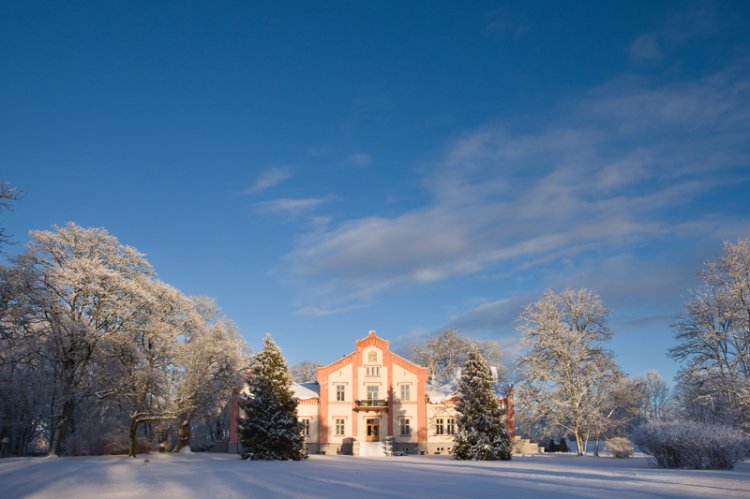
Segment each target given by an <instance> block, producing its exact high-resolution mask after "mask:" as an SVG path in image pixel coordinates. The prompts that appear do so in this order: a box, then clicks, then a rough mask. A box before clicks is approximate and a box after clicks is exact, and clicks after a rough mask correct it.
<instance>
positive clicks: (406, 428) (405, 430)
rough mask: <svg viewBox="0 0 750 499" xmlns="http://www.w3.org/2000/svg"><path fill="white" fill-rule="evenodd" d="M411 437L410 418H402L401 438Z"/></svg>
mask: <svg viewBox="0 0 750 499" xmlns="http://www.w3.org/2000/svg"><path fill="white" fill-rule="evenodd" d="M409 435H411V425H410V421H409V418H401V436H402V437H408V436H409Z"/></svg>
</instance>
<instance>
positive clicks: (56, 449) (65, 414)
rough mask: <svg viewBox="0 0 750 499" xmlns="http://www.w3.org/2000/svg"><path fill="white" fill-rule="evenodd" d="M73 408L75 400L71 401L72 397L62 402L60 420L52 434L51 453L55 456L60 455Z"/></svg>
mask: <svg viewBox="0 0 750 499" xmlns="http://www.w3.org/2000/svg"><path fill="white" fill-rule="evenodd" d="M74 410H75V402H74V401H73V399H68V400H66V401H65V402H63V406H62V415H61V416H60V420H59V421H58V422H57V425H56V426H55V433H54V434H53V435H52V445H51V447H52V453H53V454H54V455H56V456H62V453H63V449H62V443H63V440H64V439H65V434H66V433H67V431H68V428H69V427H70V422H71V420H72V419H73V411H74Z"/></svg>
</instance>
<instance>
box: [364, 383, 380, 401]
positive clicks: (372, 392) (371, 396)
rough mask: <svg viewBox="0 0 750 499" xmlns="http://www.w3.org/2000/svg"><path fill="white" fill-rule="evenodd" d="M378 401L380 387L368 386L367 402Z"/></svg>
mask: <svg viewBox="0 0 750 499" xmlns="http://www.w3.org/2000/svg"><path fill="white" fill-rule="evenodd" d="M377 399H378V387H377V386H376V385H368V386H367V400H377Z"/></svg>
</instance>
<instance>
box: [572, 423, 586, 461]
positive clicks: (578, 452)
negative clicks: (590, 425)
mask: <svg viewBox="0 0 750 499" xmlns="http://www.w3.org/2000/svg"><path fill="white" fill-rule="evenodd" d="M574 433H575V436H576V455H577V456H582V455H583V449H584V443H583V435H581V430H579V429H578V428H576V430H575V432H574Z"/></svg>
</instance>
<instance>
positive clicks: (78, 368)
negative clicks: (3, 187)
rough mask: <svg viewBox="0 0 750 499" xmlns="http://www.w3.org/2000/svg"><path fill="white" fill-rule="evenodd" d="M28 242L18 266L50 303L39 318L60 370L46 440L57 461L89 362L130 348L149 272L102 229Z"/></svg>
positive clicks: (63, 230) (44, 234)
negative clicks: (118, 345) (105, 349)
mask: <svg viewBox="0 0 750 499" xmlns="http://www.w3.org/2000/svg"><path fill="white" fill-rule="evenodd" d="M30 235H31V242H30V243H29V244H28V246H27V251H26V255H25V257H24V261H25V262H27V264H29V265H31V266H32V267H33V269H34V271H35V272H38V274H39V275H40V276H41V277H40V278H41V283H42V285H43V287H44V288H45V291H46V292H47V293H48V294H49V295H51V296H52V297H54V301H51V302H50V304H49V306H47V307H45V309H44V311H43V314H44V318H45V320H46V322H47V325H46V329H47V330H48V332H49V333H48V334H49V335H50V338H51V344H53V345H54V347H55V352H54V356H55V359H56V364H57V366H58V368H59V382H60V387H61V394H60V395H61V402H60V403H61V407H60V413H59V418H57V424H56V427H55V431H54V433H53V437H52V440H53V441H52V450H53V452H54V453H55V454H58V455H59V454H61V453H62V442H63V439H64V437H65V436H66V434H67V431H68V429H69V428H70V425H71V422H72V418H73V414H74V411H75V406H76V401H77V399H78V398H79V397H82V396H85V395H86V394H87V393H90V391H91V388H92V386H91V385H92V384H91V381H92V380H91V373H92V369H90V367H91V364H92V359H93V358H94V356H95V355H96V354H98V353H99V352H100V351H101V350H100V345H101V344H103V343H115V342H118V341H129V336H128V333H129V332H130V331H131V330H132V327H134V326H137V322H138V321H139V320H140V315H141V310H142V307H144V306H146V305H147V303H148V296H147V295H148V293H146V292H145V291H144V284H146V283H148V282H149V281H150V280H151V279H152V277H153V270H152V268H151V266H150V265H149V264H148V262H147V261H146V260H145V258H144V257H143V255H142V254H141V253H139V252H138V251H136V250H135V249H134V248H132V247H130V246H126V245H123V244H121V243H120V242H119V241H118V240H117V239H116V238H115V237H113V236H111V235H109V234H108V233H107V231H106V230H104V229H101V228H83V227H80V226H78V225H76V224H75V223H72V222H71V223H69V224H68V225H66V226H65V227H55V229H54V230H53V231H31V233H30Z"/></svg>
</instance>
